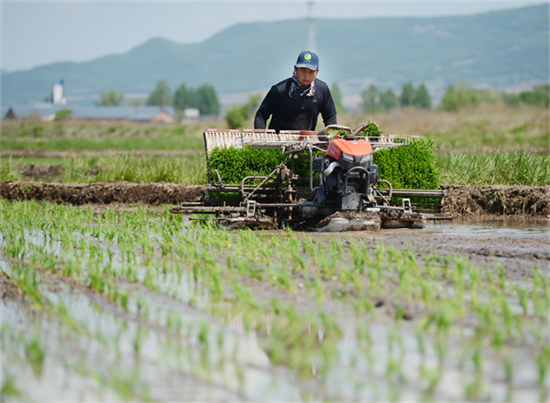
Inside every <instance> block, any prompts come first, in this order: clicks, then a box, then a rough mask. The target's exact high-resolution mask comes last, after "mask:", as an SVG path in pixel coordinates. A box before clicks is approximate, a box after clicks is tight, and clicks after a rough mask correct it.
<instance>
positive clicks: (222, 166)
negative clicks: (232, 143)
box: [208, 146, 284, 183]
mask: <svg viewBox="0 0 550 403" xmlns="http://www.w3.org/2000/svg"><path fill="white" fill-rule="evenodd" d="M208 159H209V162H210V171H211V172H210V174H212V173H213V172H214V170H215V169H217V170H218V172H219V173H220V176H221V178H222V180H223V181H224V183H241V181H242V179H243V178H244V177H245V176H266V175H269V174H270V173H271V171H273V169H275V167H276V166H277V165H279V164H280V163H281V162H283V160H284V156H283V154H282V153H281V151H280V150H262V149H256V148H252V147H249V146H247V147H244V148H235V147H229V148H214V149H213V150H212V151H211V152H210V154H209V156H208Z"/></svg>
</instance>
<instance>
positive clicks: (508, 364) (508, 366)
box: [503, 355, 516, 385]
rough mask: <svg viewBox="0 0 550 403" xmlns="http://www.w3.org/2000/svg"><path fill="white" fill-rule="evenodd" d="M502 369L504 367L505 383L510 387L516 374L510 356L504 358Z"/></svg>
mask: <svg viewBox="0 0 550 403" xmlns="http://www.w3.org/2000/svg"><path fill="white" fill-rule="evenodd" d="M503 367H504V374H505V379H506V383H508V384H509V385H510V384H512V382H513V381H514V376H515V373H516V369H515V365H514V360H513V359H512V357H511V356H509V355H507V356H506V357H504V360H503Z"/></svg>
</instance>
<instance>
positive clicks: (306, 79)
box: [294, 66, 319, 85]
mask: <svg viewBox="0 0 550 403" xmlns="http://www.w3.org/2000/svg"><path fill="white" fill-rule="evenodd" d="M294 70H296V74H298V80H300V82H301V83H302V84H304V85H309V84H311V82H312V81H313V80H314V79H315V77H316V76H317V73H319V69H317V70H310V69H308V68H306V67H296V66H294Z"/></svg>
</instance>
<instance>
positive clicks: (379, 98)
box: [361, 82, 432, 113]
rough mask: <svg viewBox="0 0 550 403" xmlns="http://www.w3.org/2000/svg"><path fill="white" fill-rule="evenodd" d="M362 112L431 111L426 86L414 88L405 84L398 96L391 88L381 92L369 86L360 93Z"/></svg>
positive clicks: (430, 100) (410, 84) (430, 101)
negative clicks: (415, 109) (403, 109)
mask: <svg viewBox="0 0 550 403" xmlns="http://www.w3.org/2000/svg"><path fill="white" fill-rule="evenodd" d="M361 98H362V100H363V110H364V112H367V113H372V112H382V111H392V110H394V109H396V108H397V107H402V108H407V107H411V106H412V107H416V108H420V109H431V107H432V98H431V96H430V93H429V92H428V89H427V88H426V85H425V84H424V83H422V84H420V85H419V86H418V87H416V88H415V87H414V85H413V84H412V83H410V82H409V83H405V84H403V87H402V89H401V93H400V94H399V96H398V95H397V94H396V93H395V92H393V90H392V89H391V88H388V89H387V90H381V89H379V88H377V87H376V86H375V85H374V84H371V85H370V86H369V87H368V88H367V89H365V90H364V91H363V92H362V93H361Z"/></svg>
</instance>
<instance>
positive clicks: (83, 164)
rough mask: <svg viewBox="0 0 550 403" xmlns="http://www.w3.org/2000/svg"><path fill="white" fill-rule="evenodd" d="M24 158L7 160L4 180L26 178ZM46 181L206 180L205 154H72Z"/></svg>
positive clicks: (0, 169) (0, 172) (189, 182)
mask: <svg viewBox="0 0 550 403" xmlns="http://www.w3.org/2000/svg"><path fill="white" fill-rule="evenodd" d="M25 165H26V164H25V163H24V159H12V158H9V159H8V160H7V161H6V160H4V161H3V162H2V164H1V165H0V180H12V181H14V180H26V178H25V177H24V175H23V170H24V168H25ZM39 180H43V181H59V182H69V183H94V182H115V181H128V182H134V183H154V182H170V183H180V184H186V185H199V184H204V183H206V163H205V161H204V157H202V156H197V157H159V156H136V155H132V154H127V155H115V156H112V157H88V158H71V159H67V160H65V162H64V163H63V164H62V166H61V167H60V173H59V175H57V176H54V177H50V178H42V179H39Z"/></svg>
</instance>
